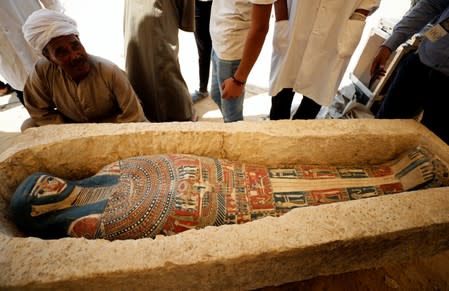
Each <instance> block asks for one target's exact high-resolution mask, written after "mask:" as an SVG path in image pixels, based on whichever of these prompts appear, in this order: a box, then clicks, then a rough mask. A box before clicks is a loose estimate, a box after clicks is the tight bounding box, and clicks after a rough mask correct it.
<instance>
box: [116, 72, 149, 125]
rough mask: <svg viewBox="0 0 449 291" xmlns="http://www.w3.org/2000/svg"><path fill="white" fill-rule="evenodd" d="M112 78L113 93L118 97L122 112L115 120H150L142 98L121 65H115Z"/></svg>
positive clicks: (122, 121)
mask: <svg viewBox="0 0 449 291" xmlns="http://www.w3.org/2000/svg"><path fill="white" fill-rule="evenodd" d="M114 68H115V71H114V72H113V80H112V84H113V87H112V90H113V91H114V92H113V94H114V96H115V97H116V99H117V104H118V106H119V107H120V110H121V113H120V114H119V115H118V116H117V117H116V119H115V122H119V123H125V122H141V121H148V120H147V118H146V117H145V114H144V113H143V109H142V105H141V104H140V100H139V98H138V97H137V95H136V93H135V92H134V90H133V88H132V86H131V83H130V82H129V80H128V77H127V75H126V73H125V72H123V71H122V70H121V69H120V68H119V67H114Z"/></svg>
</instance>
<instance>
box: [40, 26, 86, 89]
mask: <svg viewBox="0 0 449 291" xmlns="http://www.w3.org/2000/svg"><path fill="white" fill-rule="evenodd" d="M43 54H44V56H45V57H46V58H47V59H48V60H49V61H51V62H53V63H55V64H56V65H58V66H60V67H61V68H62V69H63V70H64V72H66V73H67V74H69V75H70V77H71V78H72V79H73V80H74V81H75V82H79V81H81V80H82V79H84V78H85V77H86V76H87V74H88V73H89V70H90V64H89V62H88V61H87V53H86V51H85V49H84V47H83V45H82V44H81V42H80V40H79V38H78V36H76V35H73V34H72V35H64V36H60V37H55V38H53V39H52V40H51V41H50V42H49V43H48V44H47V45H46V46H45V48H44V50H43Z"/></svg>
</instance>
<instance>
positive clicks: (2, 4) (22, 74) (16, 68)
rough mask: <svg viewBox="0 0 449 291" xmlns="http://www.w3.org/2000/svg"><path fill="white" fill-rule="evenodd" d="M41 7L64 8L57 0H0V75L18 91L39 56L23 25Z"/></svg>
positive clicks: (59, 9) (60, 9)
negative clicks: (23, 31) (24, 31)
mask: <svg viewBox="0 0 449 291" xmlns="http://www.w3.org/2000/svg"><path fill="white" fill-rule="evenodd" d="M41 3H42V4H41ZM43 7H45V8H48V9H54V10H58V11H62V10H63V9H62V6H61V5H60V3H59V1H58V0H46V1H45V0H42V1H39V0H1V1H0V26H1V29H0V75H1V76H2V77H3V78H4V81H5V82H6V83H8V84H10V85H11V86H12V87H13V88H14V89H17V90H20V91H22V90H23V87H24V85H25V81H26V78H27V76H28V74H29V73H30V72H31V70H32V69H33V65H34V63H35V62H36V61H37V59H38V58H39V56H38V55H37V54H36V52H35V51H34V50H33V49H32V48H31V47H30V46H29V45H28V43H27V42H26V40H25V38H24V37H23V33H22V25H23V23H24V22H25V20H26V19H27V17H28V16H29V15H30V14H31V13H32V12H34V11H35V10H38V9H41V8H43Z"/></svg>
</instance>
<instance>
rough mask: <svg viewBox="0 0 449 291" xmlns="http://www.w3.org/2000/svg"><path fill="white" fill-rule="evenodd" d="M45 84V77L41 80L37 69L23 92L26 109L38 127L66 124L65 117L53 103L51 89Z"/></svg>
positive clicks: (29, 78)
mask: <svg viewBox="0 0 449 291" xmlns="http://www.w3.org/2000/svg"><path fill="white" fill-rule="evenodd" d="M44 80H45V81H44ZM45 84H46V78H45V76H42V78H41V76H39V73H38V72H37V71H36V69H35V70H34V71H33V72H31V74H30V75H29V76H28V79H27V80H26V82H25V87H24V90H23V92H24V101H25V108H26V109H27V111H28V113H29V114H30V117H31V119H32V120H33V121H34V122H35V123H36V125H38V126H42V125H47V124H62V123H65V121H64V117H63V116H62V115H61V114H60V113H59V112H58V111H57V109H56V106H55V104H54V103H53V100H52V98H51V91H50V89H49V88H47V86H46V85H45Z"/></svg>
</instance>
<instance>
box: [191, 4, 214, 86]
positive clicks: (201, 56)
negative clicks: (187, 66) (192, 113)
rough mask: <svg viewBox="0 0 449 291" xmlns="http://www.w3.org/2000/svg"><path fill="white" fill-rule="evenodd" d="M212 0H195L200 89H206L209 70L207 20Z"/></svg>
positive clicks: (210, 49)
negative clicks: (205, 0)
mask: <svg viewBox="0 0 449 291" xmlns="http://www.w3.org/2000/svg"><path fill="white" fill-rule="evenodd" d="M211 7H212V1H208V2H204V1H198V0H196V1H195V33H194V34H195V41H196V46H197V48H198V65H199V77H200V88H199V89H200V91H207V85H208V83H209V72H210V57H211V52H212V40H211V38H210V33H209V20H210V10H211Z"/></svg>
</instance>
